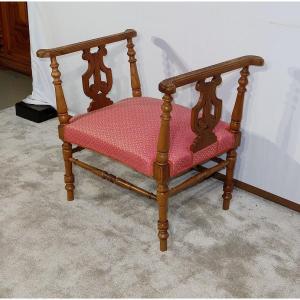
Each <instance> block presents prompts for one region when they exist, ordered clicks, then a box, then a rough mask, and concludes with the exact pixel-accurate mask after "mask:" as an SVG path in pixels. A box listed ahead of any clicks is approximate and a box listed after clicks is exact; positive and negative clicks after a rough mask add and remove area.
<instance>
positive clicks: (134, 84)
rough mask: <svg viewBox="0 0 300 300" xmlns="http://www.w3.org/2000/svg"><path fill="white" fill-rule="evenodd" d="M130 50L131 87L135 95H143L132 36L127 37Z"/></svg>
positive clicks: (128, 53)
mask: <svg viewBox="0 0 300 300" xmlns="http://www.w3.org/2000/svg"><path fill="white" fill-rule="evenodd" d="M126 47H127V48H128V52H127V55H128V57H129V60H128V62H129V64H130V79H131V89H132V96H133V97H141V96H142V91H141V83H140V78H139V73H138V70H137V66H136V61H137V60H136V58H135V54H136V52H135V50H134V44H133V42H132V38H128V39H127V46H126Z"/></svg>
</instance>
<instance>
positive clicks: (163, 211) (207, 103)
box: [37, 29, 264, 251]
mask: <svg viewBox="0 0 300 300" xmlns="http://www.w3.org/2000/svg"><path fill="white" fill-rule="evenodd" d="M136 35H137V33H136V31H135V30H133V29H128V30H126V31H124V32H122V33H118V34H114V35H110V36H106V37H102V38H98V39H93V40H89V41H85V42H80V43H76V44H71V45H67V46H64V47H58V48H53V49H41V50H38V51H37V56H38V57H40V58H45V57H49V58H50V60H51V64H50V66H51V69H52V73H51V76H52V77H53V84H54V87H55V94H56V104H57V112H58V118H59V123H60V124H59V126H58V131H59V137H60V139H61V140H62V141H63V145H62V149H63V158H64V161H65V188H66V190H67V199H68V200H69V201H71V200H73V199H74V176H73V172H72V165H73V164H76V165H78V166H80V167H82V168H84V169H86V170H89V171H90V172H92V173H94V174H95V175H97V176H99V177H101V178H103V179H106V180H108V181H110V182H112V183H115V184H117V185H119V186H121V187H124V188H127V189H129V190H132V191H135V192H137V193H139V194H141V195H143V196H145V197H148V198H150V199H153V200H156V201H157V203H158V209H159V219H158V237H159V240H160V250H161V251H166V250H167V239H168V236H169V234H168V227H169V225H168V217H167V214H168V199H169V197H170V196H173V195H175V194H177V193H179V192H181V191H183V190H184V189H186V188H188V187H190V186H192V185H195V184H197V183H199V182H201V181H202V180H204V179H205V178H207V177H209V176H211V175H212V174H214V173H215V172H217V171H219V170H221V169H223V168H226V177H225V181H224V188H223V190H224V193H223V209H229V204H230V200H231V198H232V194H231V193H232V190H233V171H234V166H235V162H236V158H237V154H236V148H237V147H238V146H239V144H240V138H241V132H240V124H241V120H242V111H243V103H244V95H245V92H246V86H247V83H248V80H247V77H248V75H249V71H248V69H249V66H250V65H254V66H262V65H263V63H264V61H263V59H262V58H261V57H258V56H244V57H240V58H237V59H233V60H229V61H226V62H223V63H220V64H216V65H213V66H210V67H207V68H203V69H198V70H195V71H192V72H189V73H185V74H182V75H179V76H175V77H171V78H169V79H166V80H163V81H162V82H161V83H160V84H159V90H160V91H161V92H162V93H164V96H163V98H162V100H163V104H162V106H161V109H162V114H161V125H160V132H159V137H158V145H157V155H156V160H155V162H154V163H153V170H154V172H153V174H154V175H153V177H154V178H155V180H156V181H157V194H156V195H155V194H153V193H151V192H149V191H146V190H144V189H142V188H140V187H138V186H135V185H133V184H132V183H130V182H128V181H126V180H124V179H121V178H118V177H116V176H114V175H112V174H109V173H107V172H105V171H103V170H101V169H98V168H95V167H93V166H90V165H88V164H86V163H84V162H82V161H80V160H78V159H75V158H73V153H76V152H78V151H81V150H83V148H82V147H75V148H72V145H71V144H70V143H68V142H66V141H64V126H65V125H66V124H68V123H69V120H70V116H69V114H68V109H67V105H66V101H65V98H64V93H63V89H62V81H61V78H60V77H61V73H60V71H59V69H58V66H59V65H58V63H57V59H56V57H57V56H60V55H64V54H68V53H71V52H77V51H83V59H86V60H87V61H88V63H89V69H88V71H87V73H85V74H84V75H83V86H84V91H85V93H86V95H88V96H89V97H90V98H92V102H91V105H90V107H89V109H88V110H89V111H90V110H93V109H99V108H101V107H104V106H107V105H111V104H112V103H113V102H112V101H111V100H110V99H109V98H107V96H106V95H107V93H108V92H109V90H110V88H111V85H112V76H111V71H110V69H108V68H107V67H106V66H105V65H104V63H103V56H104V55H106V49H105V46H106V45H107V44H110V43H114V42H119V41H122V40H127V49H128V52H127V55H128V57H129V64H130V78H131V88H132V96H133V97H140V96H141V95H142V92H141V85H140V80H139V75H138V70H137V64H136V62H137V60H136V58H135V54H136V53H135V50H134V44H133V42H132V38H133V37H135V36H136ZM93 47H98V48H99V50H98V52H96V53H95V54H93V55H92V54H91V53H90V49H91V48H93ZM236 69H241V72H240V74H241V77H240V79H239V81H238V83H239V85H238V88H237V98H236V102H235V105H234V108H233V112H232V116H231V123H230V131H231V132H232V133H233V134H234V136H235V145H234V147H233V149H230V151H228V153H227V158H226V159H225V160H222V159H220V158H217V157H213V158H211V160H212V161H214V162H216V165H215V166H213V167H211V168H209V169H203V168H201V167H200V166H194V167H193V169H194V170H197V171H199V173H198V174H196V175H194V176H192V177H190V178H189V179H187V180H185V181H184V182H182V183H180V184H178V185H177V186H175V187H173V188H171V189H169V181H170V179H171V178H170V166H169V160H168V155H169V148H170V119H171V111H172V100H173V98H172V95H173V94H174V93H175V92H176V89H177V88H178V87H181V86H183V85H186V84H190V83H194V82H195V83H196V89H197V90H198V91H200V92H201V97H200V99H199V101H198V103H197V105H196V106H195V107H194V109H193V110H192V115H191V127H192V130H193V131H194V132H195V135H196V138H195V141H194V143H193V144H192V145H191V151H193V152H197V151H199V150H200V149H203V148H204V147H206V146H208V145H210V144H211V143H214V142H215V137H214V133H213V132H212V131H213V129H214V127H215V126H216V124H217V122H218V121H219V119H220V117H221V109H222V106H221V105H222V104H221V100H220V99H218V98H217V97H216V87H217V86H218V85H219V84H220V83H221V74H223V73H226V72H229V71H233V70H236ZM100 70H101V71H102V72H104V73H105V74H106V82H105V81H103V80H102V79H101V78H100V77H99V75H98V73H99V71H100ZM91 76H93V77H94V87H93V89H94V90H93V91H92V90H91V87H90V86H89V78H90V77H91ZM209 78H212V80H211V81H210V82H207V79H209ZM95 89H96V91H97V93H94V92H95ZM99 92H101V93H100V94H99ZM212 107H214V114H212V113H211V109H212ZM200 112H201V116H200V117H199V113H200Z"/></svg>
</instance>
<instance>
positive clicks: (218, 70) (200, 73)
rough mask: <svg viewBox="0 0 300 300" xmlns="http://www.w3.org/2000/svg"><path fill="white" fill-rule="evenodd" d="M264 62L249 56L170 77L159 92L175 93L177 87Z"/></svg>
mask: <svg viewBox="0 0 300 300" xmlns="http://www.w3.org/2000/svg"><path fill="white" fill-rule="evenodd" d="M263 64H264V60H263V58H262V57H260V56H255V55H247V56H242V57H239V58H235V59H231V60H228V61H225V62H222V63H219V64H216V65H212V66H209V67H206V68H202V69H198V70H195V71H192V72H188V73H185V74H181V75H178V76H174V77H170V78H168V79H165V80H163V81H161V82H160V84H159V90H160V91H161V92H162V93H165V92H167V91H168V92H171V93H172V94H173V93H174V92H175V90H176V88H177V87H180V86H183V85H186V84H189V83H193V82H195V81H198V80H201V79H205V78H209V77H212V76H215V75H219V74H223V73H226V72H229V71H233V70H236V69H239V68H242V67H246V66H262V65H263Z"/></svg>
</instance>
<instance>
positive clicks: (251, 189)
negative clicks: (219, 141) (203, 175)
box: [211, 173, 300, 212]
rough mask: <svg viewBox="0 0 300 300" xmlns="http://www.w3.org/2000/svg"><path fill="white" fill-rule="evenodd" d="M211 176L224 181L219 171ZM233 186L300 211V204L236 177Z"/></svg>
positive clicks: (223, 176)
mask: <svg viewBox="0 0 300 300" xmlns="http://www.w3.org/2000/svg"><path fill="white" fill-rule="evenodd" d="M211 177H213V178H216V179H218V180H221V181H224V179H225V175H223V174H221V173H214V174H213V175H212V176H211ZM234 186H235V187H237V188H240V189H242V190H244V191H246V192H249V193H251V194H254V195H257V196H259V197H262V198H264V199H267V200H270V201H272V202H275V203H277V204H280V205H283V206H285V207H287V208H290V209H292V210H295V211H297V212H300V204H298V203H296V202H293V201H291V200H288V199H285V198H282V197H280V196H277V195H274V194H272V193H270V192H267V191H265V190H262V189H260V188H257V187H255V186H253V185H250V184H248V183H245V182H242V181H239V180H237V179H234Z"/></svg>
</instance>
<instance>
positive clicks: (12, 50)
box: [0, 2, 31, 75]
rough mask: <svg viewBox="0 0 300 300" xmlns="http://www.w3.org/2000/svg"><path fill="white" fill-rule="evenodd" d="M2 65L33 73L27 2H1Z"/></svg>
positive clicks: (0, 37)
mask: <svg viewBox="0 0 300 300" xmlns="http://www.w3.org/2000/svg"><path fill="white" fill-rule="evenodd" d="M0 67H6V68H9V69H13V70H15V71H18V72H22V73H24V74H28V75H30V74H31V66H30V42H29V26H28V13H27V3H26V2H0Z"/></svg>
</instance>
